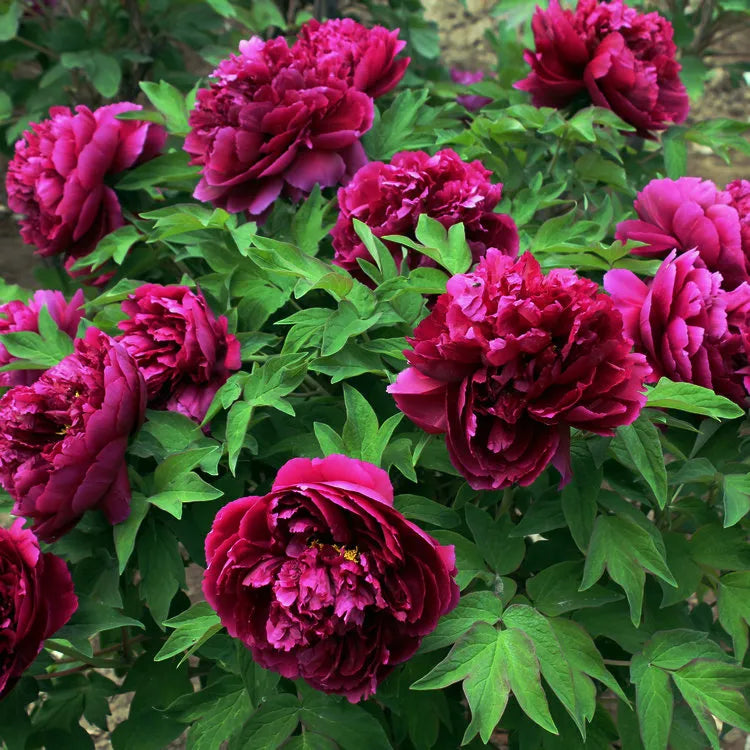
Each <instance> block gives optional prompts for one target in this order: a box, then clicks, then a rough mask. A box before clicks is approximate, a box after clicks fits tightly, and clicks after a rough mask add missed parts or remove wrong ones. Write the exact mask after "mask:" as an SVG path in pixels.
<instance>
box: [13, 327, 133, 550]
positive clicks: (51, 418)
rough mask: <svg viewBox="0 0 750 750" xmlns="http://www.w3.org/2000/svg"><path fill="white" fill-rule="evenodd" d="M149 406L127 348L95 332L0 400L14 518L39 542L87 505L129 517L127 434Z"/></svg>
mask: <svg viewBox="0 0 750 750" xmlns="http://www.w3.org/2000/svg"><path fill="white" fill-rule="evenodd" d="M145 409H146V384H145V382H144V380H143V375H141V373H140V372H139V370H138V368H137V366H136V364H135V362H134V361H133V359H132V358H131V357H130V355H129V354H128V353H127V352H126V351H125V348H124V347H123V346H122V345H120V344H118V343H116V342H115V341H113V340H112V339H111V338H110V337H109V336H107V335H106V334H104V333H102V332H101V331H99V330H98V329H96V328H89V329H88V330H87V331H86V337H85V338H83V339H78V340H76V342H75V352H74V353H73V354H71V355H69V356H67V357H65V359H63V360H62V361H61V362H60V363H59V364H57V365H55V366H54V367H51V368H50V369H49V370H47V371H46V372H45V373H44V374H43V375H42V376H41V377H40V378H39V380H37V381H36V382H35V383H32V384H31V385H18V386H16V387H15V388H12V389H11V390H9V391H8V392H7V393H6V394H5V395H4V396H3V397H2V399H0V484H2V486H3V487H4V488H5V490H7V491H8V492H9V493H10V494H11V495H12V497H13V498H14V499H15V501H16V504H15V507H14V508H13V513H14V514H15V515H17V516H26V517H28V518H31V519H32V520H33V522H34V526H33V528H34V531H35V532H36V534H37V536H39V537H40V538H41V539H43V540H44V541H53V540H55V539H57V538H58V537H60V536H61V535H62V534H64V533H65V532H66V531H69V530H70V529H71V528H72V527H73V526H74V525H75V524H76V523H77V522H78V520H79V519H80V518H81V516H82V515H83V514H84V513H85V512H86V511H87V510H91V509H92V508H100V509H101V510H103V511H104V513H105V515H106V516H107V518H108V519H109V521H110V523H112V524H115V523H119V522H120V521H124V520H125V519H126V518H127V517H128V515H129V513H130V482H129V481H128V470H127V465H126V463H125V450H126V448H127V444H128V438H129V436H130V435H131V434H132V433H133V432H135V430H137V429H138V427H139V426H140V424H141V422H142V421H143V416H144V413H145Z"/></svg>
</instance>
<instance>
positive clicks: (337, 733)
mask: <svg viewBox="0 0 750 750" xmlns="http://www.w3.org/2000/svg"><path fill="white" fill-rule="evenodd" d="M299 717H300V720H301V721H302V724H303V725H304V726H305V727H306V728H308V729H311V730H313V731H314V732H319V733H320V734H322V735H325V736H326V737H330V738H331V739H333V740H334V741H335V742H336V744H337V745H338V746H339V747H340V748H342V750H362V748H363V747H366V748H367V750H392V749H391V743H390V742H388V737H387V736H386V733H385V732H384V731H383V727H382V726H381V725H380V722H379V721H378V720H377V719H376V718H375V717H374V716H372V715H371V714H369V713H368V712H367V711H365V709H364V708H362V707H361V706H355V705H353V704H351V703H349V702H347V701H344V700H342V699H340V698H336V697H334V696H330V695H324V694H322V693H313V692H312V691H310V693H309V694H307V695H305V696H304V700H303V702H302V710H301V711H300V714H299Z"/></svg>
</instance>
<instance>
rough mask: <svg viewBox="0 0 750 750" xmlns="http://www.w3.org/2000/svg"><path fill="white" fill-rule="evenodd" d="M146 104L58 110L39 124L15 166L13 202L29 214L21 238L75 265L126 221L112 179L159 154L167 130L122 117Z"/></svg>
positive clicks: (19, 146) (10, 179)
mask: <svg viewBox="0 0 750 750" xmlns="http://www.w3.org/2000/svg"><path fill="white" fill-rule="evenodd" d="M138 109H141V107H140V105H138V104H130V103H129V102H121V103H119V104H109V105H107V106H105V107H100V108H99V109H97V110H94V111H93V112H92V111H91V110H90V109H89V108H88V107H85V106H83V105H80V106H78V107H76V113H75V114H73V113H72V112H71V111H70V110H69V109H68V108H67V107H52V109H50V119H48V120H42V122H40V123H32V124H31V129H30V130H27V131H25V132H24V134H23V139H22V140H20V141H18V142H17V143H16V149H15V155H14V157H13V159H11V161H10V164H9V165H8V175H7V179H6V188H7V190H8V206H9V207H10V209H11V210H12V211H15V212H16V213H18V214H22V215H23V217H24V218H23V219H21V236H22V237H23V240H24V242H26V243H27V244H29V245H35V246H36V248H37V253H38V254H39V255H43V256H51V255H62V256H63V257H65V258H66V259H67V263H66V267H67V268H70V266H72V265H73V263H74V262H75V260H76V259H77V258H80V257H82V256H84V255H87V254H88V253H90V252H91V251H92V250H93V249H94V248H95V247H96V245H97V243H98V242H99V240H100V239H101V238H102V237H104V236H105V235H107V234H109V233H110V232H112V231H114V230H115V229H117V228H118V227H121V226H122V225H123V224H124V223H125V220H124V218H123V215H122V210H121V208H120V202H119V200H118V198H117V194H116V193H115V191H114V190H113V189H112V188H111V187H110V186H109V180H108V178H111V177H113V176H114V175H117V174H119V173H121V172H123V171H125V170H126V169H129V168H131V167H134V166H137V165H138V164H142V163H143V162H145V161H148V160H149V159H153V157H154V156H156V155H157V154H158V153H159V152H160V150H161V148H162V146H163V145H164V142H165V140H166V137H167V134H166V131H165V130H164V128H162V127H161V126H159V125H155V124H154V123H151V122H138V121H136V120H127V121H126V120H118V119H116V115H118V114H120V113H121V112H130V111H132V110H138Z"/></svg>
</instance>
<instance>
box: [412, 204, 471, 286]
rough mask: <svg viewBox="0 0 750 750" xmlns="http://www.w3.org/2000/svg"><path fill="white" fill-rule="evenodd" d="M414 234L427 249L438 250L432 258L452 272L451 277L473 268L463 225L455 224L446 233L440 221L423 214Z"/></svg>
mask: <svg viewBox="0 0 750 750" xmlns="http://www.w3.org/2000/svg"><path fill="white" fill-rule="evenodd" d="M414 233H415V235H416V237H417V239H418V240H419V241H420V242H421V243H422V244H423V245H426V247H427V248H434V249H435V250H437V253H436V254H435V255H431V257H433V258H434V259H435V260H436V261H437V262H438V263H439V264H440V265H441V266H443V268H445V269H447V270H448V271H450V273H451V275H455V274H458V273H464V272H465V271H467V270H468V269H469V266H471V263H472V257H471V248H469V245H468V243H467V242H466V234H465V232H464V227H463V224H454V225H453V226H452V227H450V229H449V230H448V231H447V232H446V230H445V228H444V227H443V225H442V224H441V223H440V222H439V221H437V220H436V219H433V218H431V217H430V216H428V215H427V214H421V215H420V217H419V220H418V221H417V228H416V230H415V232H414Z"/></svg>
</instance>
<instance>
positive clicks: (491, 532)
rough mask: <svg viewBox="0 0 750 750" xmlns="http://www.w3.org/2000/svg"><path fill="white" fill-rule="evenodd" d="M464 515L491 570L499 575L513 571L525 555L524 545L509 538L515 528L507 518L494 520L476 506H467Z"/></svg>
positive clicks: (520, 541)
mask: <svg viewBox="0 0 750 750" xmlns="http://www.w3.org/2000/svg"><path fill="white" fill-rule="evenodd" d="M464 513H465V514H466V523H467V524H468V526H469V529H471V533H472V534H473V536H474V539H475V540H476V543H477V546H478V547H479V549H480V550H481V552H482V555H483V556H484V559H485V560H486V561H487V564H488V565H489V566H490V567H491V568H492V570H494V571H495V573H498V574H499V575H505V574H506V573H510V572H512V571H514V570H515V569H516V568H517V567H518V566H519V565H520V564H521V561H522V560H523V558H524V555H525V554H526V544H525V542H524V541H523V539H519V538H517V537H513V536H511V534H512V532H513V531H514V529H515V527H514V526H513V523H512V522H511V521H510V519H509V517H508V516H507V515H506V516H503V517H502V518H500V519H498V520H495V519H493V518H491V517H490V515H489V513H487V511H485V510H482V509H481V508H478V507H477V506H476V505H467V506H466V509H465V510H464Z"/></svg>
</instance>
